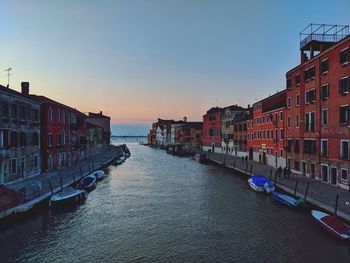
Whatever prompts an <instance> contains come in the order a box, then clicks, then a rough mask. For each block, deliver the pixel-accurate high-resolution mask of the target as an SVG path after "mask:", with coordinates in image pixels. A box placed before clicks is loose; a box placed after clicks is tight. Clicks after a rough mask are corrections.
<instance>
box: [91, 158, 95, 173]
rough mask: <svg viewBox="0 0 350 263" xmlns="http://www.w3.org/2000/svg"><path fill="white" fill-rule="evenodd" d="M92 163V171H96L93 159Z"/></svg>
mask: <svg viewBox="0 0 350 263" xmlns="http://www.w3.org/2000/svg"><path fill="white" fill-rule="evenodd" d="M91 163H92V170H93V171H95V166H94V160H92V159H91Z"/></svg>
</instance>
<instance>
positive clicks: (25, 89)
mask: <svg viewBox="0 0 350 263" xmlns="http://www.w3.org/2000/svg"><path fill="white" fill-rule="evenodd" d="M21 87H22V94H23V95H29V82H22V83H21Z"/></svg>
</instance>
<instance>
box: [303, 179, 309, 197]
mask: <svg viewBox="0 0 350 263" xmlns="http://www.w3.org/2000/svg"><path fill="white" fill-rule="evenodd" d="M309 186H310V182H307V185H306V191H305V196H304V201H306V197H307V193H308V192H309Z"/></svg>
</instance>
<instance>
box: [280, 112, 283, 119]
mask: <svg viewBox="0 0 350 263" xmlns="http://www.w3.org/2000/svg"><path fill="white" fill-rule="evenodd" d="M280 121H283V111H280Z"/></svg>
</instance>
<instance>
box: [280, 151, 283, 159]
mask: <svg viewBox="0 0 350 263" xmlns="http://www.w3.org/2000/svg"><path fill="white" fill-rule="evenodd" d="M280 157H283V149H280Z"/></svg>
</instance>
